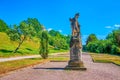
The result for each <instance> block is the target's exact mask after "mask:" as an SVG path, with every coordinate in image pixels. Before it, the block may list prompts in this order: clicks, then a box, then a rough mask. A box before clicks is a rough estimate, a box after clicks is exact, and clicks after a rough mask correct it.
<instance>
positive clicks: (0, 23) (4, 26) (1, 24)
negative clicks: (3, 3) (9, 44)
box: [0, 19, 9, 32]
mask: <svg viewBox="0 0 120 80" xmlns="http://www.w3.org/2000/svg"><path fill="white" fill-rule="evenodd" d="M8 29H9V28H8V26H7V24H6V23H5V22H4V21H3V20H2V19H0V32H6V31H7V30H8Z"/></svg>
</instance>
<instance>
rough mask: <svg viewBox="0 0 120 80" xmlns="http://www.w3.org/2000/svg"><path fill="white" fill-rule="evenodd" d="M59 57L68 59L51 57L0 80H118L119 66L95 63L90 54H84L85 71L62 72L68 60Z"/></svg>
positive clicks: (119, 79) (3, 76)
mask: <svg viewBox="0 0 120 80" xmlns="http://www.w3.org/2000/svg"><path fill="white" fill-rule="evenodd" d="M91 55H92V57H95V55H94V54H91ZM61 57H64V58H68V57H69V55H68V54H65V55H63V54H59V55H55V56H51V58H50V59H51V61H47V62H45V63H41V64H37V65H34V66H30V67H27V68H22V69H19V70H15V71H12V72H9V73H7V74H4V75H2V76H1V77H0V80H120V76H119V74H120V66H118V65H115V64H113V63H112V62H111V63H110V62H109V63H96V62H93V61H95V60H94V59H93V58H91V56H90V54H88V53H84V54H83V62H84V65H85V67H86V68H87V70H86V71H79V70H78V71H73V70H64V68H65V66H66V65H67V64H68V60H69V59H66V60H62V61H60V60H59V59H61ZM103 57H104V56H103ZM64 58H63V59H64ZM52 59H53V60H52ZM99 59H100V58H99Z"/></svg>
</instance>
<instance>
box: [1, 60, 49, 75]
mask: <svg viewBox="0 0 120 80" xmlns="http://www.w3.org/2000/svg"><path fill="white" fill-rule="evenodd" d="M47 61H48V60H47V59H46V60H45V59H41V58H31V59H23V60H16V61H8V62H0V74H3V73H7V72H9V71H13V70H16V69H19V68H23V67H27V66H31V65H35V64H38V63H44V62H47Z"/></svg>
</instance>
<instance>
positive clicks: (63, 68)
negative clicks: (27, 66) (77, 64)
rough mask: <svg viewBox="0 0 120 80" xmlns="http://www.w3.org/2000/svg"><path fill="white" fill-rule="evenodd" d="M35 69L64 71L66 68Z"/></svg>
mask: <svg viewBox="0 0 120 80" xmlns="http://www.w3.org/2000/svg"><path fill="white" fill-rule="evenodd" d="M33 69H41V70H64V69H65V68H59V67H53V68H44V67H40V68H33Z"/></svg>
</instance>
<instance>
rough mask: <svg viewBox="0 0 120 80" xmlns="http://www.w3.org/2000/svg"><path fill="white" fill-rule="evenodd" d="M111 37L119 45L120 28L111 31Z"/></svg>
mask: <svg viewBox="0 0 120 80" xmlns="http://www.w3.org/2000/svg"><path fill="white" fill-rule="evenodd" d="M113 38H114V41H115V43H116V45H117V46H119V47H120V30H114V31H113Z"/></svg>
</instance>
